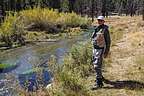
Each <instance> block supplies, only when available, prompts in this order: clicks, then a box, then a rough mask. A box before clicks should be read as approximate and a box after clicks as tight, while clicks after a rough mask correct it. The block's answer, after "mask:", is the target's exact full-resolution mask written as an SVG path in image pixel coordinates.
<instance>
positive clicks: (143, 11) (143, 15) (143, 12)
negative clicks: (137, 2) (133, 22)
mask: <svg viewBox="0 0 144 96" xmlns="http://www.w3.org/2000/svg"><path fill="white" fill-rule="evenodd" d="M142 5H143V9H142V18H143V20H144V1H143V4H142Z"/></svg>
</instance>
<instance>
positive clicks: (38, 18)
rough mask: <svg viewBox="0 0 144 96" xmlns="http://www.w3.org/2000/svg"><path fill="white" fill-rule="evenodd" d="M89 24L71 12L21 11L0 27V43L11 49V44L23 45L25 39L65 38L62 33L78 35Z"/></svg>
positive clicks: (51, 10) (47, 10)
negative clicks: (54, 36)
mask: <svg viewBox="0 0 144 96" xmlns="http://www.w3.org/2000/svg"><path fill="white" fill-rule="evenodd" d="M90 23H91V22H90V20H89V19H88V18H87V17H81V16H80V15H77V14H76V13H73V12H72V13H63V12H61V13H59V12H58V11H57V10H55V9H48V8H43V9H41V8H34V9H29V10H23V11H20V12H19V13H14V14H13V15H12V14H11V13H9V14H8V15H7V16H6V18H5V21H4V22H3V23H2V25H1V26H0V41H1V42H5V44H6V46H8V47H10V48H11V47H12V46H13V43H18V44H20V45H25V43H26V42H25V39H28V40H29V39H30V40H39V39H45V38H46V39H47V38H53V35H54V34H60V35H61V36H65V34H64V35H63V34H62V33H66V34H68V36H71V35H78V34H79V33H81V32H82V30H81V29H82V28H87V27H88V26H89V25H90ZM75 27H78V28H75ZM29 31H32V32H29ZM49 33H51V34H50V35H49ZM47 34H48V35H47Z"/></svg>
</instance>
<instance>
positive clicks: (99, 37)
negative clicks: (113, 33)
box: [93, 28, 106, 48]
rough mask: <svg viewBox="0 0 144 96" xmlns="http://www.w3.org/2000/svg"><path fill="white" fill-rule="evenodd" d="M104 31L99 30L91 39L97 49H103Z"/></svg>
mask: <svg viewBox="0 0 144 96" xmlns="http://www.w3.org/2000/svg"><path fill="white" fill-rule="evenodd" d="M104 31H105V28H104V29H100V30H99V31H98V32H96V33H95V34H96V36H95V37H94V38H93V45H94V46H98V47H101V48H102V47H105V45H106V44H105V38H104Z"/></svg>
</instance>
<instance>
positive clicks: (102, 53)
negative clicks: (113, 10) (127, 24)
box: [92, 16, 111, 89]
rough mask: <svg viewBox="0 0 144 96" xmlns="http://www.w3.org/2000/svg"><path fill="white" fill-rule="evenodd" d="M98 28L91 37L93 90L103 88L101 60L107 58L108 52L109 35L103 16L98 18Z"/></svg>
mask: <svg viewBox="0 0 144 96" xmlns="http://www.w3.org/2000/svg"><path fill="white" fill-rule="evenodd" d="M97 21H98V25H99V26H98V27H97V28H96V29H95V32H94V33H93V35H92V43H93V47H94V48H93V65H94V69H95V71H96V84H95V86H94V87H93V89H97V88H102V86H103V76H102V62H103V58H106V57H107V56H108V53H109V50H110V44H111V39H110V34H109V30H108V26H107V25H105V24H104V23H105V20H104V17H103V16H98V18H97Z"/></svg>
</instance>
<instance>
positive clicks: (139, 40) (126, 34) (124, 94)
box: [88, 16, 144, 96]
mask: <svg viewBox="0 0 144 96" xmlns="http://www.w3.org/2000/svg"><path fill="white" fill-rule="evenodd" d="M106 21H107V24H109V25H110V27H112V28H113V31H114V32H116V31H120V32H123V36H122V38H120V39H119V40H116V41H115V42H114V44H115V46H112V48H111V56H110V58H108V59H110V60H109V61H111V62H109V63H108V64H104V69H105V72H104V77H105V78H106V79H108V80H110V81H114V82H115V81H123V82H121V83H120V85H119V86H114V85H107V84H105V86H108V87H107V88H103V89H99V90H95V91H90V92H91V94H92V96H144V88H143V87H144V77H143V75H144V71H143V69H144V66H143V64H144V60H143V59H144V21H141V20H140V19H139V17H138V16H136V17H115V18H113V17H111V18H108V19H107V20H106ZM113 39H114V38H113V36H112V40H113ZM106 61H107V60H106ZM90 80H91V81H90ZM90 80H89V81H88V82H93V83H94V80H95V76H91V77H90ZM93 83H91V84H89V85H92V84H93ZM115 83H118V82H115ZM120 86H121V87H120ZM118 87H120V88H118Z"/></svg>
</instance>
